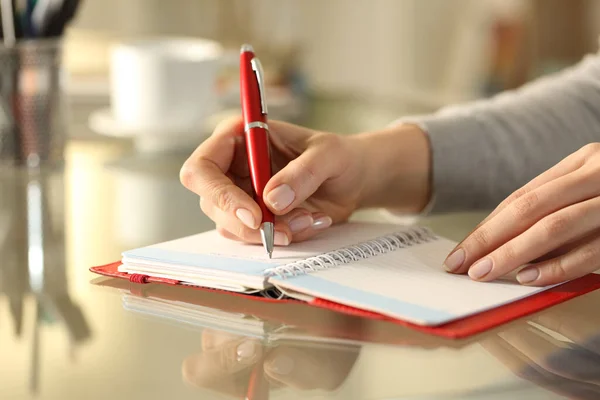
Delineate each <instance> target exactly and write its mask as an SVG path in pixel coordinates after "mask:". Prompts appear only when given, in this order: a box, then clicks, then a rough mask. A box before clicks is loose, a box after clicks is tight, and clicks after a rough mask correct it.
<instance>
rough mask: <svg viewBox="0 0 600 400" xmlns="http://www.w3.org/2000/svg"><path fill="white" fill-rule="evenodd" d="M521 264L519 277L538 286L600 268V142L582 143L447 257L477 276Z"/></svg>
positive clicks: (452, 266) (488, 277)
mask: <svg viewBox="0 0 600 400" xmlns="http://www.w3.org/2000/svg"><path fill="white" fill-rule="evenodd" d="M527 264H529V265H527ZM522 266H525V268H523V269H522V270H520V271H519V272H518V274H517V280H518V281H519V282H520V283H521V284H523V285H533V286H543V285H550V284H555V283H561V282H564V281H567V280H571V279H575V278H578V277H581V276H583V275H586V274H588V273H591V272H594V271H596V270H598V269H600V143H593V144H589V145H587V146H585V147H583V148H582V149H580V150H578V151H577V152H575V153H573V154H571V155H570V156H568V157H567V158H565V159H564V160H562V161H561V162H560V163H558V164H557V165H555V166H554V167H552V168H550V169H549V170H547V171H546V172H544V173H543V174H541V175H539V176H537V177H536V178H535V179H533V180H531V181H530V182H529V183H527V184H526V185H525V186H523V187H522V188H521V189H519V190H517V191H516V192H514V193H513V194H512V195H511V196H509V197H508V198H507V199H506V200H504V201H503V202H502V203H501V204H500V205H499V206H498V207H497V208H496V209H495V210H494V211H493V212H492V213H491V214H490V215H489V216H488V217H487V218H486V219H485V220H483V221H482V222H481V223H480V224H479V225H478V226H477V227H476V228H475V230H474V231H473V232H472V233H471V234H470V235H469V236H467V238H465V239H464V240H463V241H462V242H461V243H460V244H459V245H458V246H457V247H456V248H455V249H454V250H453V251H452V252H451V253H450V255H449V256H448V258H447V259H446V261H445V262H444V267H445V268H446V269H447V270H448V271H450V272H454V273H465V272H468V274H469V276H470V277H471V278H472V279H474V280H477V281H492V280H495V279H497V278H500V277H502V276H504V275H507V274H510V273H511V272H514V271H516V270H517V269H519V268H520V267H522Z"/></svg>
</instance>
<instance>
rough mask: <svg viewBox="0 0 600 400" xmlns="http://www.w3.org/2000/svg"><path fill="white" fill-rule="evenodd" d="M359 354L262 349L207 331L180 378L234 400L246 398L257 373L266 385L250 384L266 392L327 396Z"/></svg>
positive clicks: (293, 346) (297, 347) (282, 346)
mask: <svg viewBox="0 0 600 400" xmlns="http://www.w3.org/2000/svg"><path fill="white" fill-rule="evenodd" d="M359 353H360V347H358V346H353V345H348V346H344V347H341V346H339V347H338V346H336V347H331V348H329V347H326V346H316V347H310V346H307V345H306V344H304V345H301V344H299V343H293V342H288V343H285V341H284V342H283V343H279V344H277V345H275V346H272V347H264V346H263V345H262V344H261V342H260V341H259V340H258V339H255V338H250V337H244V336H239V335H234V334H230V333H227V332H221V331H216V330H212V329H205V330H204V331H203V332H202V352H200V353H197V354H192V355H190V356H189V357H187V358H186V359H185V360H184V362H183V365H182V373H183V377H184V379H185V381H186V382H188V383H190V384H192V385H194V386H196V387H198V388H204V389H212V390H215V391H217V392H219V393H222V394H226V395H229V396H232V397H235V398H243V397H245V395H246V393H247V391H248V386H249V384H250V380H251V376H252V375H253V373H256V371H257V369H258V370H260V371H261V372H262V374H260V375H262V378H263V379H261V380H264V381H263V382H253V384H254V385H260V386H261V387H262V390H264V391H266V392H269V391H272V389H275V388H293V389H296V390H300V391H309V390H317V389H319V390H324V391H328V392H330V391H334V390H336V389H337V388H339V387H340V386H341V385H342V384H343V383H344V381H345V380H346V378H347V377H348V375H349V374H350V372H351V371H352V368H353V367H354V364H355V363H356V360H357V358H358V355H359ZM260 375H258V376H260ZM267 397H268V396H267ZM261 398H262V397H261Z"/></svg>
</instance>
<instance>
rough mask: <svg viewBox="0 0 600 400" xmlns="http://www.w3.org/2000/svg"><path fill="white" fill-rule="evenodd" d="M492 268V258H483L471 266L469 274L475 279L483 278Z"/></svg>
mask: <svg viewBox="0 0 600 400" xmlns="http://www.w3.org/2000/svg"><path fill="white" fill-rule="evenodd" d="M491 270H492V260H490V259H489V258H486V259H483V260H481V261H479V262H478V263H476V264H475V265H473V266H472V267H471V268H469V276H470V277H471V278H473V279H481V278H483V277H484V276H486V275H487V274H489V273H490V271H491Z"/></svg>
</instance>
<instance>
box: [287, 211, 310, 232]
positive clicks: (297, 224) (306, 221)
mask: <svg viewBox="0 0 600 400" xmlns="http://www.w3.org/2000/svg"><path fill="white" fill-rule="evenodd" d="M312 223H313V219H312V217H311V216H310V215H300V216H298V217H296V218H294V219H292V220H291V221H290V223H289V227H290V230H291V231H292V232H294V233H296V232H302V231H303V230H305V229H306V228H308V227H309V226H311V225H312Z"/></svg>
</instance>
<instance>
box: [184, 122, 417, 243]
mask: <svg viewBox="0 0 600 400" xmlns="http://www.w3.org/2000/svg"><path fill="white" fill-rule="evenodd" d="M269 127H270V139H271V149H272V154H271V160H272V163H273V177H272V178H271V180H270V181H269V183H268V184H267V186H266V188H265V191H264V193H263V197H264V198H265V200H266V204H267V206H268V207H269V209H270V210H271V211H272V212H273V213H274V214H275V216H276V221H275V244H276V245H288V244H289V243H290V242H291V241H302V240H305V239H308V238H310V237H312V236H314V235H315V234H316V233H318V232H320V231H322V230H323V229H326V228H327V227H329V226H330V225H331V224H332V223H337V222H342V221H345V220H346V219H347V218H348V217H349V216H350V215H351V214H352V213H353V212H354V211H355V210H357V209H358V208H360V207H386V206H393V207H396V208H398V209H404V210H412V211H417V210H418V209H419V208H422V207H423V206H424V204H426V201H427V199H426V196H427V195H428V171H429V157H428V156H429V152H428V143H427V140H426V139H425V135H424V134H423V133H422V132H421V131H419V130H416V129H414V128H413V129H412V130H410V129H408V128H404V127H403V128H394V129H390V130H386V131H380V132H373V133H368V134H360V135H346V136H342V135H335V134H332V133H327V132H319V131H314V130H311V129H307V128H302V127H299V126H296V125H292V124H287V123H283V122H278V121H270V122H269ZM180 178H181V182H182V183H183V185H184V186H185V187H186V188H188V189H189V190H191V191H193V192H195V193H196V194H198V195H199V196H200V206H201V208H202V211H203V212H204V213H205V214H206V215H207V216H208V217H209V218H211V219H212V220H213V221H215V223H216V225H217V229H218V230H219V232H221V234H222V235H224V236H225V237H228V238H231V239H237V240H242V241H245V242H250V243H260V242H261V240H260V232H259V230H258V228H259V225H260V221H261V210H260V208H259V206H258V204H257V203H256V202H255V201H254V199H253V198H252V187H251V181H250V177H249V172H248V164H247V157H246V148H245V143H244V130H243V120H242V119H241V118H234V119H230V120H226V121H224V122H223V123H221V124H220V125H219V126H218V127H217V129H216V130H215V132H214V134H213V135H212V136H211V137H210V138H208V139H207V140H206V141H205V142H204V143H202V144H201V145H200V146H199V147H198V148H197V149H196V150H195V151H194V153H193V154H192V155H191V156H190V158H189V159H188V160H187V161H186V162H185V164H184V165H183V167H182V169H181V176H180Z"/></svg>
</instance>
